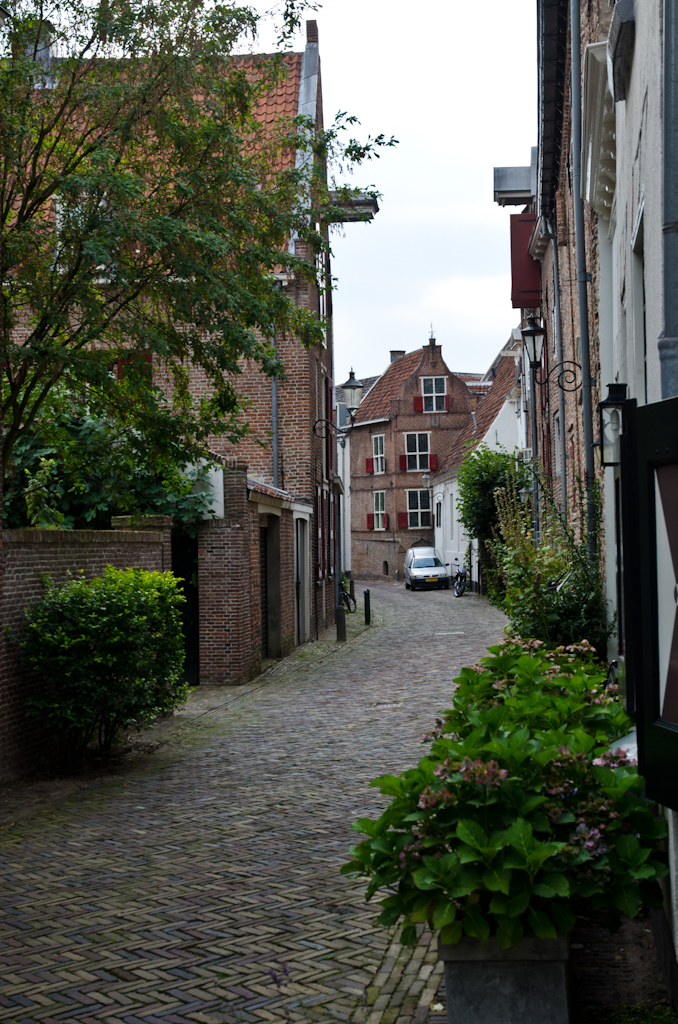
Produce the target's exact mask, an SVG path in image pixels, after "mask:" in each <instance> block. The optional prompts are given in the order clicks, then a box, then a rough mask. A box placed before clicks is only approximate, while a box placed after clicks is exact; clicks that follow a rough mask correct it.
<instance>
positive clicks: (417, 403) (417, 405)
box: [414, 395, 424, 412]
mask: <svg viewBox="0 0 678 1024" xmlns="http://www.w3.org/2000/svg"><path fill="white" fill-rule="evenodd" d="M414 411H415V412H423V411H424V399H423V398H422V397H421V395H415V396H414Z"/></svg>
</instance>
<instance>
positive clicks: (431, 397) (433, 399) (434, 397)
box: [420, 377, 447, 412]
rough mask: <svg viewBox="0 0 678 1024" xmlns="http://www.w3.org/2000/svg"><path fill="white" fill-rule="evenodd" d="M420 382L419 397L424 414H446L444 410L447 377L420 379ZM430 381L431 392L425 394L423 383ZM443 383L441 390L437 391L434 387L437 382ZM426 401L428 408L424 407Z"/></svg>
mask: <svg viewBox="0 0 678 1024" xmlns="http://www.w3.org/2000/svg"><path fill="white" fill-rule="evenodd" d="M420 380H421V397H422V399H423V405H424V412H447V409H446V408H445V396H446V395H447V377H420ZM427 380H430V381H432V382H433V383H432V384H431V391H430V392H429V393H427V392H426V391H425V386H426V385H425V383H424V382H425V381H427ZM438 381H442V382H443V390H442V391H439V390H438V389H437V387H436V385H437V382H438ZM427 399H428V403H429V404H428V406H427V405H426V402H427Z"/></svg>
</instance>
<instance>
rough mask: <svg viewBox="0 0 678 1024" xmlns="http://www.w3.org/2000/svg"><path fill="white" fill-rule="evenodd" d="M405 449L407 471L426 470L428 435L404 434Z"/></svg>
mask: <svg viewBox="0 0 678 1024" xmlns="http://www.w3.org/2000/svg"><path fill="white" fill-rule="evenodd" d="M405 448H406V449H407V468H408V470H411V469H428V453H429V444H428V434H405ZM413 493H414V492H413Z"/></svg>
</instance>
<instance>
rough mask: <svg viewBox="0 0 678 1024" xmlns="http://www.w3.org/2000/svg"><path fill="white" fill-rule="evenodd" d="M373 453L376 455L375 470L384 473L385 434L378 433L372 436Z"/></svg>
mask: <svg viewBox="0 0 678 1024" xmlns="http://www.w3.org/2000/svg"><path fill="white" fill-rule="evenodd" d="M372 455H373V457H374V472H375V473H383V472H384V469H385V468H386V467H385V465H384V435H383V434H376V435H375V436H374V437H373V438H372Z"/></svg>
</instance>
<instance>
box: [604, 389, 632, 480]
mask: <svg viewBox="0 0 678 1024" xmlns="http://www.w3.org/2000/svg"><path fill="white" fill-rule="evenodd" d="M625 401H626V384H608V385H607V398H605V399H604V400H603V401H602V402H600V403H599V404H598V413H599V415H600V461H601V462H602V464H603V465H604V466H618V465H619V463H620V460H621V457H620V444H619V437H620V434H621V432H622V426H623V418H622V417H623V412H624V402H625Z"/></svg>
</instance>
